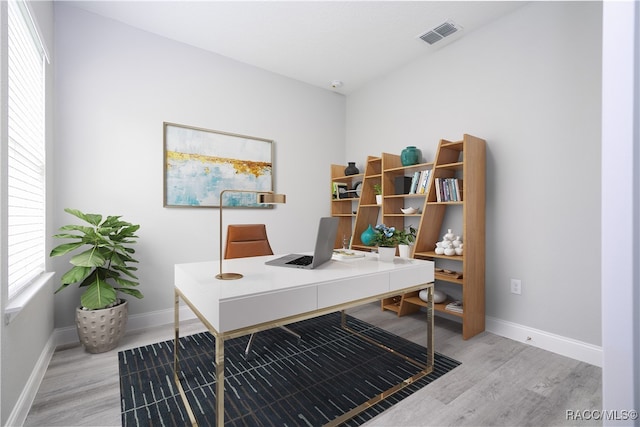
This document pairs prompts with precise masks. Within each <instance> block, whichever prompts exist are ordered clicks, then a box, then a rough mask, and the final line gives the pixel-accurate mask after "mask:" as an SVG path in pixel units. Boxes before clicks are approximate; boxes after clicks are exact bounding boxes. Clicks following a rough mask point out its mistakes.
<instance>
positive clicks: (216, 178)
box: [164, 122, 273, 208]
mask: <svg viewBox="0 0 640 427" xmlns="http://www.w3.org/2000/svg"><path fill="white" fill-rule="evenodd" d="M223 190H243V191H273V141H271V140H268V139H263V138H256V137H253V136H246V135H238V134H233V133H227V132H221V131H216V130H209V129H201V128H196V127H191V126H184V125H179V124H175V123H167V122H165V123H164V206H165V207H171V206H191V207H219V206H220V193H221V192H222V191H223ZM223 206H224V207H251V208H269V207H271V205H265V204H258V203H256V196H255V195H254V194H251V193H234V192H227V193H225V194H224V201H223Z"/></svg>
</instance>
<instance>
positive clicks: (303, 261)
mask: <svg viewBox="0 0 640 427" xmlns="http://www.w3.org/2000/svg"><path fill="white" fill-rule="evenodd" d="M312 262H313V257H312V256H311V255H303V256H301V257H298V258H296V259H292V260H291V261H289V262H287V264H293V265H301V266H305V265H310V264H311V263H312Z"/></svg>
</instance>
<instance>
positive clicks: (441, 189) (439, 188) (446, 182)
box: [435, 178, 462, 202]
mask: <svg viewBox="0 0 640 427" xmlns="http://www.w3.org/2000/svg"><path fill="white" fill-rule="evenodd" d="M435 185H436V201H437V202H461V201H462V179H459V178H436V180H435Z"/></svg>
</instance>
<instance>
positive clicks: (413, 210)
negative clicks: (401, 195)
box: [400, 207, 418, 214]
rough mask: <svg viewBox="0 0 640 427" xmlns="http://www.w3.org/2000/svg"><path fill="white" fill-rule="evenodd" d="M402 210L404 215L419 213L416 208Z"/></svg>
mask: <svg viewBox="0 0 640 427" xmlns="http://www.w3.org/2000/svg"><path fill="white" fill-rule="evenodd" d="M400 210H401V211H402V213H403V214H414V213H416V212H418V209H416V208H411V207H409V208H400Z"/></svg>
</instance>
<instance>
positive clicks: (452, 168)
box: [331, 134, 486, 339]
mask: <svg viewBox="0 0 640 427" xmlns="http://www.w3.org/2000/svg"><path fill="white" fill-rule="evenodd" d="M345 167H346V166H342V165H332V166H331V177H332V181H333V182H346V183H347V184H348V185H355V184H356V183H357V182H358V181H361V182H362V187H361V188H362V191H361V194H360V197H359V198H350V199H346V200H348V201H343V200H340V199H332V205H331V206H332V209H331V213H332V215H333V216H337V217H339V218H340V227H339V232H338V237H337V239H336V245H335V247H341V246H342V236H343V235H352V239H353V240H352V247H353V248H354V249H358V250H367V251H370V250H371V249H372V248H371V247H370V246H366V245H364V244H363V243H362V241H361V239H360V235H361V234H362V232H363V231H364V230H365V229H366V228H367V227H368V226H369V225H372V226H374V227H375V225H376V224H378V223H379V220H378V218H382V220H381V221H382V222H383V223H385V224H386V225H388V226H394V227H396V228H402V227H404V226H405V224H406V223H407V222H413V223H415V222H418V227H417V228H418V233H417V236H416V242H415V244H414V246H413V253H412V257H414V258H420V259H430V260H433V261H435V263H436V273H435V278H436V289H437V288H438V283H441V284H443V283H448V284H450V285H449V286H459V287H461V294H462V302H463V312H462V313H457V312H454V311H451V310H447V309H446V305H447V303H448V302H449V301H445V302H444V303H441V304H434V308H435V310H436V311H440V312H443V313H448V314H450V315H453V316H456V317H458V318H460V319H461V320H462V337H463V338H464V339H468V338H471V337H473V336H474V335H477V334H478V333H480V332H482V331H484V329H485V186H486V184H485V179H486V178H485V171H486V142H485V141H484V140H483V139H480V138H477V137H475V136H471V135H467V134H465V135H464V136H463V138H462V140H460V141H447V140H444V139H443V140H440V142H439V144H438V148H437V151H436V155H435V160H434V161H433V162H429V163H421V164H418V165H411V166H402V162H401V160H400V156H399V155H396V154H389V153H382V155H381V156H380V157H373V156H369V157H368V158H367V162H366V165H365V170H364V173H363V174H359V175H353V176H347V177H345V176H344V168H345ZM424 170H429V171H430V174H429V178H428V181H427V182H426V186H425V191H424V193H418V194H396V192H395V180H396V178H397V177H405V176H407V177H411V176H413V175H414V173H415V172H421V171H424ZM436 178H439V179H444V178H457V179H458V180H460V182H461V183H463V184H464V185H463V186H462V190H461V198H462V200H459V201H442V200H439V199H438V196H437V195H436ZM376 184H377V185H380V186H381V187H382V195H383V197H382V204H381V205H378V204H376V200H375V191H374V185H376ZM408 206H411V207H419V208H420V207H421V210H419V211H418V212H417V213H415V214H404V213H402V211H401V210H400V209H401V208H403V207H408ZM448 210H461V211H462V212H457V213H456V212H454V215H453V216H454V217H456V218H458V217H461V224H459V223H458V224H450V226H447V227H445V228H444V229H443V221H444V220H445V218H447V217H448V215H446V214H447V211H448ZM354 212H356V213H355V214H354ZM456 214H457V215H456ZM456 227H461V228H462V240H463V243H464V251H463V255H454V256H447V255H438V254H436V253H435V244H436V242H438V240H440V238H441V237H442V235H443V234H444V232H446V229H447V228H456ZM456 230H460V228H456ZM452 263H453V264H455V265H456V267H455V268H454V269H452V268H450V267H448V266H449V265H451V264H452ZM441 265H443V266H444V268H446V269H447V271H449V270H453V271H455V272H456V273H457V274H451V273H447V272H446V271H442V270H443V268H441V267H440V266H441ZM458 276H461V277H458ZM381 306H382V308H383V309H385V310H393V311H395V312H397V313H398V316H403V315H405V314H408V313H411V312H415V311H418V310H420V308H421V307H423V306H426V303H424V302H423V301H422V300H421V299H420V298H419V296H418V292H413V293H410V294H406V295H404V296H396V297H392V298H387V299H385V300H383V301H382V302H381Z"/></svg>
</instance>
